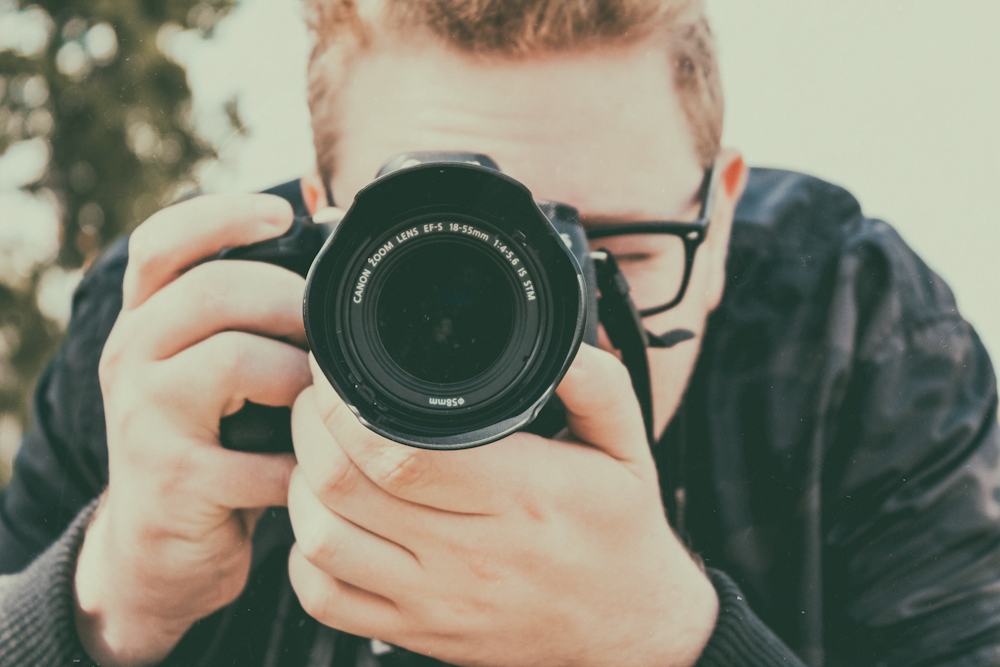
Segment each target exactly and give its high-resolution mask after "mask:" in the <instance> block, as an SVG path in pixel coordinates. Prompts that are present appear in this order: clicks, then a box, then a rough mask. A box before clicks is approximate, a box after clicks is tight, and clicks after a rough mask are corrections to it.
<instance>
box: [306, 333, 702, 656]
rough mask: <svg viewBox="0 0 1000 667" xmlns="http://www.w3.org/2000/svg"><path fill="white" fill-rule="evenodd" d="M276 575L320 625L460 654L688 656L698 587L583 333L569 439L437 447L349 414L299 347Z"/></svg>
mask: <svg viewBox="0 0 1000 667" xmlns="http://www.w3.org/2000/svg"><path fill="white" fill-rule="evenodd" d="M312 368H313V380H314V385H313V386H312V387H310V388H308V389H306V390H305V391H304V392H303V393H302V394H301V395H300V396H299V398H298V400H297V401H296V404H295V408H294V411H293V418H292V427H293V434H294V441H295V450H296V455H297V457H298V462H299V465H298V467H297V468H296V470H295V471H294V473H293V475H292V481H291V485H290V487H289V497H288V509H289V513H290V515H291V520H292V526H293V528H294V530H295V535H296V539H297V543H296V545H295V546H294V547H293V549H292V552H291V555H290V557H289V574H290V577H291V582H292V586H293V587H294V588H295V591H296V593H297V594H298V597H299V600H300V601H301V603H302V605H303V608H304V609H305V610H306V611H307V612H308V613H309V614H311V615H312V616H313V617H315V618H316V619H317V620H319V621H320V622H321V623H324V624H326V625H329V626H332V627H334V628H337V629H340V630H343V631H346V632H349V633H352V634H356V635H360V636H364V637H372V638H377V639H381V640H383V641H386V642H390V643H392V644H396V645H399V646H403V647H405V648H408V649H410V650H412V651H415V652H418V653H422V654H425V655H431V656H433V657H435V658H438V659H440V660H443V661H445V662H449V663H453V664H460V665H497V666H499V665H564V664H565V665H570V664H571V665H612V664H614V665H621V664H637V665H640V664H641V665H654V664H655V665H658V666H667V665H692V664H694V662H695V661H696V660H697V658H698V655H699V654H700V653H701V651H702V649H703V648H704V645H705V643H706V642H707V641H708V637H709V636H710V634H711V632H712V628H713V627H714V623H715V616H716V613H717V607H718V603H717V600H716V597H715V592H714V589H713V588H712V586H711V584H710V582H709V581H708V580H707V578H706V577H705V575H704V574H703V573H702V572H701V571H700V570H699V568H698V567H697V566H696V565H695V563H694V562H693V560H692V559H691V557H690V555H689V554H688V553H687V551H686V549H685V548H684V547H683V545H681V544H680V542H679V541H678V540H677V538H676V537H675V535H674V533H673V532H672V530H671V529H670V527H669V525H668V524H667V521H666V519H665V516H664V511H663V507H662V504H661V500H660V489H659V485H658V482H657V476H656V468H655V465H654V463H653V460H652V457H651V456H650V453H649V448H648V446H647V444H646V440H645V435H644V431H643V425H642V418H641V416H640V413H639V407H638V404H637V403H636V400H635V396H634V395H633V393H632V390H631V385H630V384H629V378H628V374H627V372H626V371H625V369H624V367H623V366H622V365H621V364H620V362H619V361H618V360H617V359H615V358H614V357H613V356H612V355H610V354H608V353H606V352H602V351H600V350H598V349H596V348H592V347H588V346H586V345H585V346H583V347H582V348H581V350H580V352H579V354H578V355H577V358H576V359H575V361H574V362H573V365H572V367H571V369H570V371H569V373H568V374H567V375H566V377H565V379H564V380H563V381H562V383H561V384H560V386H559V389H558V393H559V396H560V398H561V399H562V400H563V402H564V403H565V405H566V408H567V421H568V425H569V433H570V434H571V436H572V437H571V438H569V439H567V440H562V441H559V440H547V439H545V438H541V437H539V436H535V435H531V434H527V433H517V434H514V435H512V436H510V437H507V438H505V439H503V440H501V441H499V442H495V443H492V444H490V445H487V446H485V447H479V448H476V449H470V450H462V451H450V452H437V451H427V450H421V449H416V448H412V447H407V446H405V445H400V444H397V443H395V442H392V441H390V440H387V439H384V438H382V437H380V436H378V435H377V434H375V433H373V432H371V431H369V430H368V429H366V428H365V427H364V426H362V425H361V424H360V423H359V422H358V420H357V419H356V418H355V416H354V414H353V413H352V412H351V411H350V410H349V409H348V408H347V407H346V406H345V405H344V404H343V402H342V401H341V400H340V398H339V397H338V396H337V394H336V392H335V391H334V390H333V388H332V387H331V386H330V385H329V384H328V382H327V381H326V379H325V377H324V376H323V374H322V372H321V371H320V370H319V369H318V368H317V367H316V364H315V361H313V362H312Z"/></svg>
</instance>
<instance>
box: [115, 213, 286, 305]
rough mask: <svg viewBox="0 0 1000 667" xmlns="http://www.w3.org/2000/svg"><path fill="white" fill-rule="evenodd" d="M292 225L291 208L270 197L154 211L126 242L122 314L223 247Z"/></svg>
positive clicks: (258, 238)
mask: <svg viewBox="0 0 1000 667" xmlns="http://www.w3.org/2000/svg"><path fill="white" fill-rule="evenodd" d="M291 223H292V207H291V205H289V203H288V202H287V201H285V200H284V199H282V198H281V197H276V196H274V195H210V196H208V195H206V196H202V197H195V198H193V199H189V200H187V201H184V202H181V203H179V204H176V205H174V206H171V207H169V208H165V209H163V210H162V211H159V212H158V213H156V214H154V215H153V216H152V217H150V218H149V219H148V220H146V221H145V222H144V223H142V224H141V225H140V226H139V227H138V228H137V229H136V230H135V231H134V232H132V235H131V236H130V237H129V245H128V254H129V259H128V267H127V269H126V270H125V280H124V285H123V305H122V309H123V310H131V309H132V308H135V307H136V306H139V305H141V304H142V303H144V302H145V301H146V299H148V298H149V297H150V295H152V294H154V293H156V292H157V291H159V290H160V289H162V288H163V286H164V285H166V284H168V283H170V282H171V281H173V280H174V279H175V278H176V277H177V276H178V275H180V274H181V273H183V272H184V271H185V270H186V269H187V268H189V267H191V266H193V265H194V264H197V263H198V262H200V261H201V260H203V259H205V258H208V257H211V256H213V255H215V254H217V253H218V252H219V251H220V250H222V249H223V248H226V247H230V246H239V245H246V244H248V243H254V242H256V241H263V240H264V239H269V238H273V237H275V236H279V235H281V234H282V233H284V232H285V231H286V230H287V229H288V227H289V226H290V225H291Z"/></svg>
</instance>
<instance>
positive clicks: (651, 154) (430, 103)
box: [332, 40, 731, 432]
mask: <svg viewBox="0 0 1000 667" xmlns="http://www.w3.org/2000/svg"><path fill="white" fill-rule="evenodd" d="M386 41H388V42H391V40H386ZM667 54H668V51H667V48H666V47H665V45H664V44H663V43H662V42H660V41H659V40H648V41H646V42H643V43H640V44H638V45H633V46H629V47H616V48H604V49H600V50H593V51H587V52H575V53H574V52H569V53H560V54H554V55H542V56H533V57H531V58H528V59H526V60H520V61H512V60H489V61H485V60H476V59H473V58H470V57H468V56H464V55H460V54H456V53H454V52H452V51H449V50H446V49H445V48H444V47H442V46H439V45H437V44H426V43H425V44H421V45H420V46H415V45H412V44H396V45H391V46H387V47H384V48H381V49H376V50H375V51H374V52H371V53H366V54H364V55H362V56H360V57H359V59H358V60H357V61H356V62H355V63H354V64H353V66H352V67H351V71H350V75H349V79H348V80H347V82H346V84H345V85H344V86H343V88H342V89H341V91H340V92H339V94H338V96H337V99H338V102H337V103H338V105H339V107H338V109H336V110H334V114H333V116H335V117H336V118H337V119H338V124H339V127H338V130H339V135H340V141H339V143H338V146H337V156H336V157H337V159H336V173H335V176H334V179H333V183H332V189H333V196H334V200H335V201H336V202H337V203H338V204H339V205H341V206H345V207H346V206H348V205H349V204H350V202H352V201H353V199H354V195H355V193H356V192H357V191H358V190H359V189H361V188H362V187H364V186H365V185H366V184H367V183H368V182H369V181H371V180H372V178H373V177H374V175H375V173H376V172H377V171H378V169H379V167H380V166H381V165H382V163H383V162H385V160H386V159H387V158H388V157H390V156H392V155H394V154H396V153H403V152H411V151H429V150H439V151H448V150H450V151H466V152H477V153H484V154H486V155H489V156H490V157H491V158H493V159H494V160H495V161H496V162H497V164H499V165H500V168H501V169H502V170H503V171H504V172H505V173H506V174H508V175H510V176H512V177H513V178H515V179H517V180H519V181H520V182H522V183H524V184H525V185H526V186H527V187H528V188H529V189H530V190H531V192H532V193H533V195H534V196H535V198H536V199H548V200H553V201H558V202H563V203H566V204H570V205H572V206H575V207H576V208H577V209H578V210H579V211H580V215H581V221H582V222H583V223H584V224H585V225H586V224H588V223H591V224H594V223H607V222H615V221H619V220H620V221H629V220H631V221H635V220H693V219H694V218H695V217H696V216H697V212H698V206H697V204H696V201H695V200H696V193H697V191H698V187H699V185H700V183H701V180H702V176H703V170H702V168H701V166H700V164H699V160H698V159H697V157H696V155H695V151H694V145H693V141H692V139H691V136H690V133H689V130H688V125H687V121H686V119H685V117H684V114H683V112H682V111H681V107H680V105H679V102H678V99H677V95H676V93H675V91H674V88H673V84H672V71H671V63H670V59H669V57H668V55H667ZM723 195H724V196H723V198H725V193H723ZM719 208H720V209H721V214H720V216H717V217H722V218H726V216H727V213H728V215H729V216H731V210H728V209H727V206H726V205H725V202H724V204H723V206H721V207H719ZM729 222H730V220H728V219H722V220H719V219H714V220H713V221H712V226H711V227H710V232H709V238H708V239H707V240H706V242H705V243H704V244H703V245H702V247H701V248H700V249H699V252H698V256H697V259H696V261H695V269H694V274H693V276H692V282H691V285H690V287H689V289H688V293H687V295H686V296H685V298H684V301H683V302H682V303H681V304H680V305H678V306H677V307H675V308H674V309H672V310H669V311H667V312H665V313H662V314H660V315H656V316H653V317H650V318H647V319H646V320H645V324H646V327H647V328H648V329H649V330H651V331H653V332H654V333H662V332H665V331H668V330H672V329H676V328H685V329H690V330H692V331H694V332H696V333H698V334H700V332H701V331H702V328H703V326H704V320H705V316H706V314H707V313H708V311H709V310H711V309H712V308H713V307H714V306H715V305H716V303H717V301H718V298H719V293H720V292H721V285H722V282H721V281H722V277H721V276H722V268H723V264H724V258H725V247H726V244H727V242H728V232H729ZM616 243H620V242H619V241H615V240H614V239H606V240H602V242H601V245H602V246H606V247H608V248H610V249H611V250H612V251H613V252H616V253H617V252H619V250H618V248H616ZM621 249H622V250H623V251H629V252H633V251H634V250H635V249H632V248H625V247H621ZM676 270H680V269H679V268H676ZM648 280H649V281H650V282H655V280H656V279H655V277H653V276H651V277H650V278H649V279H648ZM634 287H635V288H643V287H645V288H650V286H649V285H645V286H640V285H636V286H634ZM653 288H655V286H653ZM698 344H699V343H698V339H696V340H693V341H689V342H685V343H681V344H680V345H678V346H677V347H675V348H672V349H669V350H651V351H650V365H651V370H652V376H653V393H654V404H655V420H656V424H657V432H659V431H661V430H662V428H663V427H664V426H665V424H666V423H667V421H668V419H669V417H670V416H671V415H672V414H673V412H674V410H675V409H676V406H677V403H678V401H679V399H680V396H681V394H682V393H683V389H684V386H685V385H686V382H687V379H688V377H689V376H690V374H691V370H692V368H693V365H694V361H695V359H696V357H697V352H698ZM602 346H604V347H608V345H607V341H606V340H604V342H603V345H602Z"/></svg>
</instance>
